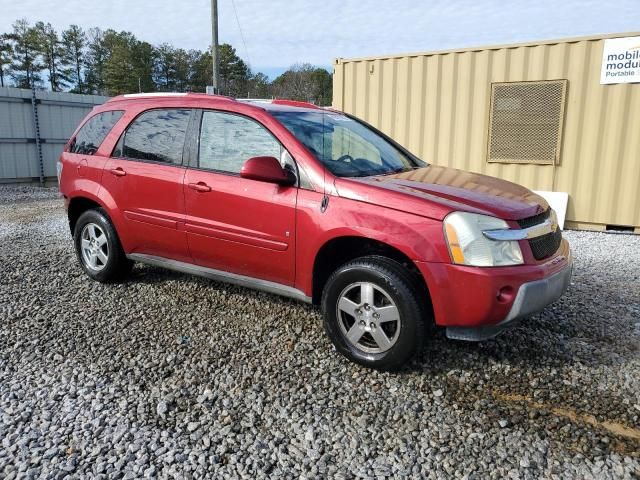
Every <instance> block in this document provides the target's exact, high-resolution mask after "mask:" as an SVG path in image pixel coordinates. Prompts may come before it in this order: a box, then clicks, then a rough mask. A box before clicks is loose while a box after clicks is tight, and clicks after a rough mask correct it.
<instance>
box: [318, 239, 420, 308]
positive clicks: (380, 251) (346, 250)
mask: <svg viewBox="0 0 640 480" xmlns="http://www.w3.org/2000/svg"><path fill="white" fill-rule="evenodd" d="M367 255H378V256H381V257H385V258H389V259H391V260H394V261H396V262H398V263H399V264H401V265H403V266H405V268H407V270H409V272H411V274H412V275H413V276H414V279H415V281H416V285H417V286H418V288H419V290H420V293H421V296H422V297H423V298H424V302H425V306H426V307H428V309H429V310H430V311H431V310H432V307H431V297H430V294H429V288H428V286H427V282H426V279H425V278H424V277H423V276H422V273H421V272H420V270H419V269H418V267H417V266H416V264H415V263H414V262H413V260H411V258H410V257H409V256H408V255H407V254H406V253H404V252H402V251H401V250H399V249H398V248H397V247H394V246H392V245H389V244H388V243H384V242H382V241H380V240H375V239H372V238H368V237H361V236H357V235H345V236H340V237H334V238H332V239H330V240H328V241H326V242H325V243H324V244H323V245H322V246H321V247H320V249H319V250H318V252H317V254H316V256H315V259H314V262H313V277H312V279H313V282H312V299H313V303H314V304H315V305H318V304H320V300H321V298H322V291H323V289H324V286H325V285H326V282H327V280H328V279H329V277H330V276H331V274H332V273H333V272H334V271H335V270H336V269H337V268H338V267H340V266H341V265H344V264H345V263H347V262H349V261H351V260H353V259H355V258H358V257H363V256H367Z"/></svg>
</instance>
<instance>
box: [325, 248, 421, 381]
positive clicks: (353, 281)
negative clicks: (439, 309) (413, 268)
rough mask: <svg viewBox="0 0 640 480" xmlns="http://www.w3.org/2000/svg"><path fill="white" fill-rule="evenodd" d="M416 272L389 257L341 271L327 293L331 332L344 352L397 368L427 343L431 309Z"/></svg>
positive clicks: (379, 366) (347, 266)
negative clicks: (417, 280) (419, 284)
mask: <svg viewBox="0 0 640 480" xmlns="http://www.w3.org/2000/svg"><path fill="white" fill-rule="evenodd" d="M423 303H424V302H423V301H422V299H421V298H420V289H419V288H418V285H417V282H416V280H415V278H414V276H413V275H412V274H411V273H410V272H409V271H408V270H407V269H406V268H405V267H404V266H402V265H401V264H399V263H397V262H395V261H393V260H390V259H388V258H385V257H378V256H368V257H361V258H358V259H355V260H353V261H351V262H349V263H346V264H345V265H343V266H341V267H340V268H338V270H336V271H335V272H334V273H333V275H331V277H330V278H329V280H328V281H327V284H326V286H325V288H324V292H323V295H322V311H323V314H324V323H325V329H326V331H327V334H328V335H329V337H330V338H331V340H332V341H333V343H334V345H335V346H336V348H337V349H338V351H339V352H340V353H342V354H343V355H345V356H346V357H347V358H349V359H350V360H352V361H354V362H357V363H359V364H361V365H365V366H367V367H371V368H377V369H381V370H395V369H398V368H400V367H401V366H402V365H403V364H405V363H406V362H408V361H409V360H410V359H411V358H412V357H413V356H414V355H415V354H416V353H418V352H419V351H420V350H421V349H422V346H423V344H424V338H425V335H426V327H425V325H426V321H427V318H426V315H427V314H426V309H425V308H423V307H422V305H423Z"/></svg>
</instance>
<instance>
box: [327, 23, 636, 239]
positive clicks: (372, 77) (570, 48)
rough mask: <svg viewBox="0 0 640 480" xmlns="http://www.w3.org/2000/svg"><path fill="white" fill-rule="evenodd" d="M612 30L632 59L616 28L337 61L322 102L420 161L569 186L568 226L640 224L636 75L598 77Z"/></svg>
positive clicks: (552, 187)
mask: <svg viewBox="0 0 640 480" xmlns="http://www.w3.org/2000/svg"><path fill="white" fill-rule="evenodd" d="M619 37H637V38H638V42H637V48H636V47H631V49H630V50H629V51H630V52H633V51H634V50H633V48H636V50H637V51H638V52H639V53H638V54H636V53H633V55H637V56H638V57H640V33H627V34H618V35H604V36H598V37H587V38H575V39H567V40H555V41H546V42H537V43H531V44H517V45H504V46H492V47H481V48H469V49H463V50H447V51H440V52H427V53H415V54H404V55H391V56H383V57H372V58H358V59H337V60H336V61H335V65H334V77H333V106H334V107H335V108H338V109H340V110H343V111H346V112H349V113H352V114H354V115H356V116H358V117H360V118H362V119H364V120H366V121H368V122H369V123H371V124H373V125H375V126H376V127H378V128H379V129H381V130H382V131H384V132H385V133H387V134H389V135H390V136H392V137H393V138H395V139H396V140H397V141H399V142H400V143H401V144H403V145H405V146H406V147H407V148H409V150H411V151H412V152H414V153H415V154H417V155H418V156H420V157H421V158H423V159H424V160H426V161H428V162H431V163H434V164H437V165H445V166H451V167H456V168H460V169H464V170H471V171H475V172H482V173H486V174H488V175H493V176H497V177H501V178H504V179H507V180H511V181H514V182H516V183H520V184H522V185H525V186H527V187H529V188H531V189H534V190H546V191H561V192H568V193H569V205H568V210H567V227H569V228H583V229H598V230H600V229H604V228H606V226H607V225H610V226H625V227H632V228H635V231H636V233H640V84H639V83H624V84H601V83H600V82H601V80H600V79H601V70H602V69H603V49H604V46H605V41H606V39H613V38H619ZM627 40H631V41H632V42H633V41H634V40H633V39H627ZM634 45H635V44H634ZM607 52H608V51H607ZM627 56H629V54H627ZM606 58H610V59H612V57H609V55H608V54H607V57H606ZM620 58H623V57H620ZM611 61H612V62H615V60H613V59H612V60H611ZM637 61H640V60H637ZM624 62H626V60H624ZM633 65H634V64H633V60H632V64H631V66H633ZM605 66H606V62H605ZM619 66H620V65H619ZM610 67H611V68H615V65H613V66H612V65H610ZM607 68H609V67H607ZM636 75H637V76H636V77H635V80H634V81H636V82H637V81H639V80H640V68H637V72H636ZM611 81H619V80H617V79H615V80H611Z"/></svg>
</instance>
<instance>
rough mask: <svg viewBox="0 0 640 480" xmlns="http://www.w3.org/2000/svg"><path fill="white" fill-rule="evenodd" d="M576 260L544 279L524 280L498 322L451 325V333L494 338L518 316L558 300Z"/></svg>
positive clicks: (453, 336) (464, 337)
mask: <svg viewBox="0 0 640 480" xmlns="http://www.w3.org/2000/svg"><path fill="white" fill-rule="evenodd" d="M572 272H573V263H572V262H571V260H570V259H569V262H568V264H567V266H565V268H563V269H562V270H560V271H559V272H557V273H555V274H553V275H551V276H550V277H548V278H544V279H542V280H536V281H534V282H528V283H525V284H523V285H522V286H521V287H520V289H519V290H518V294H517V295H516V298H515V300H514V301H513V305H512V306H511V310H509V314H508V315H507V317H506V318H505V319H504V320H503V321H501V322H500V323H498V324H497V325H488V326H484V327H475V328H469V327H448V328H447V337H448V338H451V339H454V340H468V341H475V342H478V341H482V340H487V339H489V338H493V337H495V336H496V335H498V334H499V333H501V332H502V331H504V330H505V329H506V328H508V327H510V326H512V325H513V324H514V322H515V323H517V320H520V319H522V318H525V317H528V316H529V315H532V314H534V313H537V312H539V311H541V310H542V309H544V307H546V306H547V305H550V304H552V303H553V302H555V301H556V300H558V299H559V298H560V297H561V296H562V295H563V294H564V292H565V291H566V290H567V287H568V286H569V283H571V274H572Z"/></svg>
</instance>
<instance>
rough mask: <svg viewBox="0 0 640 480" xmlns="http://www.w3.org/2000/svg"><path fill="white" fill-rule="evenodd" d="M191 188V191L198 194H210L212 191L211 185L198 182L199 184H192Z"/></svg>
mask: <svg viewBox="0 0 640 480" xmlns="http://www.w3.org/2000/svg"><path fill="white" fill-rule="evenodd" d="M189 188H190V189H191V190H195V191H196V192H210V191H211V187H210V186H209V185H207V184H206V183H204V182H198V183H190V184H189Z"/></svg>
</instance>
